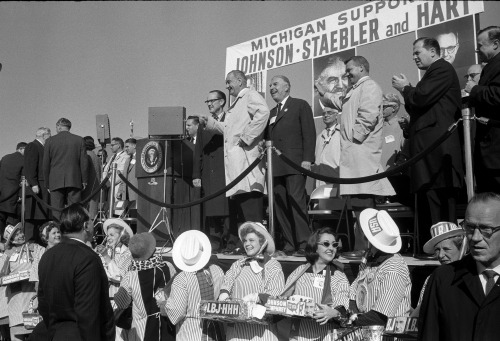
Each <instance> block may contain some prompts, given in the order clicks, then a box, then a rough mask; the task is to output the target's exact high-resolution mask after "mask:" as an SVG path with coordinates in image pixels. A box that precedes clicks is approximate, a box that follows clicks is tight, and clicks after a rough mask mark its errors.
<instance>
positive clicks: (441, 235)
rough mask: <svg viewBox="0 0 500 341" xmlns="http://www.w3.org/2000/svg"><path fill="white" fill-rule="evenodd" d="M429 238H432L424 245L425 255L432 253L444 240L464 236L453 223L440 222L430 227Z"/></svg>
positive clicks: (463, 232) (459, 228)
mask: <svg viewBox="0 0 500 341" xmlns="http://www.w3.org/2000/svg"><path fill="white" fill-rule="evenodd" d="M431 236H432V238H431V239H430V240H429V241H428V242H427V243H425V245H424V252H425V253H434V248H435V247H436V245H437V244H438V243H439V242H441V241H443V240H445V239H448V238H451V237H456V236H465V231H464V229H462V228H461V227H458V226H457V225H455V224H453V223H449V222H446V221H442V222H439V223H437V224H434V225H432V226H431Z"/></svg>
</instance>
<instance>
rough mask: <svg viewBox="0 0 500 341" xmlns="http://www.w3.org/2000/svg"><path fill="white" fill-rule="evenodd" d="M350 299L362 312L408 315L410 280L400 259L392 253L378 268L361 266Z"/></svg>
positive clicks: (388, 315) (406, 269) (375, 266)
mask: <svg viewBox="0 0 500 341" xmlns="http://www.w3.org/2000/svg"><path fill="white" fill-rule="evenodd" d="M349 297H350V299H351V300H355V301H356V305H357V307H358V309H359V311H360V312H362V313H366V312H368V311H370V310H375V311H378V312H379V313H381V314H384V315H385V316H387V317H393V316H408V315H409V313H410V309H411V280H410V272H409V270H408V265H406V262H405V261H404V259H403V257H401V256H400V255H399V254H395V255H392V256H390V257H388V258H386V259H385V260H384V261H383V262H382V263H380V264H377V265H375V264H374V265H370V263H368V264H361V266H360V267H359V273H358V277H356V279H355V280H354V282H353V283H352V285H351V289H350V292H349Z"/></svg>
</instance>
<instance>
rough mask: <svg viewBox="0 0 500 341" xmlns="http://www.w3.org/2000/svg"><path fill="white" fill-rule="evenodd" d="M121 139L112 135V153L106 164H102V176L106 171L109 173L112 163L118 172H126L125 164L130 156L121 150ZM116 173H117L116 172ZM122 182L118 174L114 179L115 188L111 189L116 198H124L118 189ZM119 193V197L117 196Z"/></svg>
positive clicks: (122, 144) (106, 173) (104, 175)
mask: <svg viewBox="0 0 500 341" xmlns="http://www.w3.org/2000/svg"><path fill="white" fill-rule="evenodd" d="M124 145H125V144H124V143H123V140H122V139H121V138H119V137H113V138H112V139H111V151H113V153H114V155H113V156H112V157H111V159H109V161H108V163H106V166H104V171H103V173H102V178H103V180H104V178H106V176H107V175H108V173H111V172H112V170H113V168H112V165H113V164H116V170H117V171H118V172H121V173H123V174H126V172H125V164H126V163H127V161H128V160H129V159H130V156H129V155H128V154H127V153H126V152H125V151H124V150H123V147H124ZM117 174H118V173H117ZM121 183H122V180H121V179H120V177H119V176H117V177H116V180H115V188H114V189H113V193H114V196H115V198H116V199H118V200H120V199H125V198H121V194H120V193H121V192H120V191H119V188H120V184H121ZM118 195H120V197H118Z"/></svg>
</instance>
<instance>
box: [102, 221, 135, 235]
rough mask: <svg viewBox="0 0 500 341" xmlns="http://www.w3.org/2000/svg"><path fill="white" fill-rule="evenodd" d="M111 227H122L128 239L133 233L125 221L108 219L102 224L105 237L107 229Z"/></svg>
mask: <svg viewBox="0 0 500 341" xmlns="http://www.w3.org/2000/svg"><path fill="white" fill-rule="evenodd" d="M111 225H118V226H121V227H123V229H124V231H126V232H127V233H128V235H129V236H130V237H132V236H133V235H134V231H132V229H131V228H130V226H129V225H128V224H127V223H126V222H125V221H123V220H122V219H120V218H110V219H106V221H105V222H104V224H102V229H103V231H104V233H105V234H106V236H107V235H108V228H110V227H112V226H111Z"/></svg>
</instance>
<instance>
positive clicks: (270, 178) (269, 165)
mask: <svg viewBox="0 0 500 341" xmlns="http://www.w3.org/2000/svg"><path fill="white" fill-rule="evenodd" d="M272 147H273V141H266V152H267V198H268V204H269V210H268V212H269V222H268V229H269V233H270V234H271V237H273V239H274V191H273V188H274V184H273V182H274V180H273V149H272Z"/></svg>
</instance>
